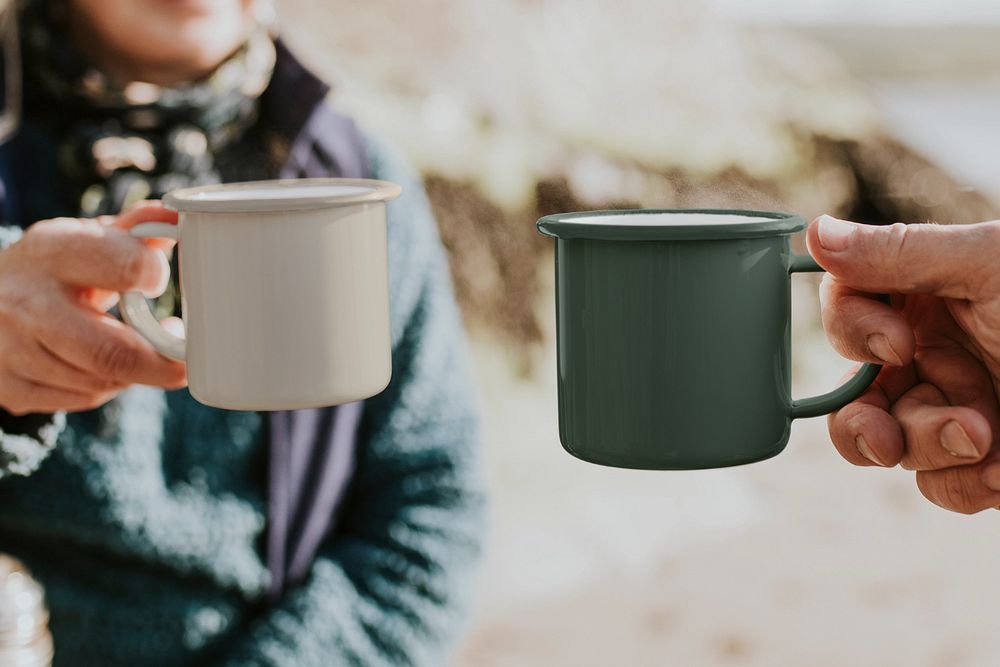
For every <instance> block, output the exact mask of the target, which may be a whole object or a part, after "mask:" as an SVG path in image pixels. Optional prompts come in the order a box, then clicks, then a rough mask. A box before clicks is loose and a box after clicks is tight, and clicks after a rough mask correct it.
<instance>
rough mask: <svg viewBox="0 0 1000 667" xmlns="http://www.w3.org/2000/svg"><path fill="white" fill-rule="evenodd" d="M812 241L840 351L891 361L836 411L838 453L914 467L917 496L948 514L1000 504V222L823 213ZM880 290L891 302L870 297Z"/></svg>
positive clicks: (826, 314)
mask: <svg viewBox="0 0 1000 667" xmlns="http://www.w3.org/2000/svg"><path fill="white" fill-rule="evenodd" d="M807 241H808V244H809V250H810V252H811V253H812V255H813V257H815V258H816V261H817V262H819V264H821V265H822V266H823V268H825V269H826V270H827V271H828V272H829V273H828V275H827V276H826V278H825V279H824V282H823V289H822V292H821V296H822V301H823V322H824V325H825V327H826V329H827V332H828V334H829V337H830V340H831V342H832V343H833V345H834V347H835V348H836V349H837V350H838V351H839V352H840V353H841V354H843V355H844V356H847V357H850V358H852V359H856V360H859V361H869V362H878V363H884V364H886V366H885V367H884V368H883V370H882V371H881V373H880V374H879V376H878V378H877V379H876V381H875V383H874V384H873V385H872V386H871V387H870V388H869V389H868V390H867V391H866V392H865V393H864V394H863V395H862V396H861V397H859V398H858V399H857V400H856V401H853V402H851V403H850V404H849V405H847V406H846V407H844V408H842V409H841V410H839V411H837V412H836V413H834V414H833V415H831V416H830V419H829V425H830V437H831V438H832V440H833V442H834V444H835V445H836V447H837V449H838V450H839V451H840V453H841V455H843V457H844V458H845V459H847V460H848V461H850V462H851V463H854V464H856V465H880V466H895V465H897V464H899V465H901V466H903V467H904V468H907V469H910V470H916V471H917V473H916V481H917V486H918V487H919V488H920V490H921V492H922V493H923V494H924V495H925V496H926V497H927V498H928V499H929V500H931V501H932V502H934V503H935V504H937V505H940V506H941V507H944V508H947V509H951V510H954V511H957V512H963V513H973V512H978V511H981V510H984V509H988V508H992V507H998V506H1000V448H998V447H997V445H998V435H1000V404H998V401H997V396H998V393H1000V221H994V222H984V223H979V224H975V225H949V226H944V225H930V224H927V225H924V224H920V225H903V224H896V225H892V226H888V227H874V226H867V225H858V224H854V223H850V222H845V221H841V220H836V219H834V218H830V217H828V216H823V217H821V218H820V219H819V220H818V221H817V222H816V223H815V224H813V225H812V226H811V227H810V228H809V231H808V236H807ZM881 292H889V293H891V294H892V295H893V297H892V306H891V307H890V306H888V305H885V304H882V303H878V302H877V301H874V300H872V299H871V294H872V293H881Z"/></svg>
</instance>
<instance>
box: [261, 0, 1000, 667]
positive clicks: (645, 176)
mask: <svg viewBox="0 0 1000 667" xmlns="http://www.w3.org/2000/svg"><path fill="white" fill-rule="evenodd" d="M279 9H280V14H281V22H282V26H283V32H284V34H285V37H286V39H287V40H288V41H289V42H291V44H292V46H293V47H294V48H295V50H297V51H298V52H299V53H300V54H301V55H302V56H304V58H305V60H306V61H307V62H308V63H309V64H310V65H312V66H313V67H314V68H316V69H317V70H319V71H320V72H321V73H323V74H324V75H326V76H327V77H328V78H329V79H331V80H332V81H333V82H334V83H335V91H334V95H335V99H336V103H337V104H338V105H339V106H340V107H341V108H342V109H346V110H348V111H351V112H353V113H355V114H356V115H357V116H358V117H359V118H360V119H361V121H362V123H363V125H365V126H366V127H367V128H368V129H370V130H373V131H375V132H377V133H379V134H381V135H383V136H385V137H387V138H388V139H390V140H391V141H392V142H394V143H395V145H396V146H397V147H398V148H399V149H400V150H401V151H403V152H404V153H405V154H406V155H407V156H408V157H409V158H410V160H412V161H413V162H414V163H415V164H416V165H417V166H418V167H419V168H420V169H421V170H422V172H423V174H424V176H425V178H426V180H427V184H428V188H429V191H430V193H431V196H432V199H433V204H434V207H435V210H436V212H437V215H438V219H439V223H440V225H441V232H442V236H443V238H444V241H445V243H446V245H447V247H448V250H449V252H450V256H451V263H452V264H451V265H452V272H453V275H454V277H455V281H456V285H457V291H458V296H459V299H460V301H461V303H462V306H463V310H464V314H465V320H466V323H467V325H468V328H469V331H470V335H471V337H472V342H473V354H474V361H475V364H476V372H477V376H478V380H479V385H480V388H481V399H482V405H483V410H484V414H485V420H486V435H487V451H486V454H487V456H486V458H487V465H488V474H489V477H490V480H491V483H492V488H493V495H494V503H493V516H492V528H491V530H492V540H491V547H490V550H489V557H488V561H487V564H486V567H485V569H484V571H483V575H482V578H481V594H480V596H479V603H478V606H477V608H476V610H475V614H474V616H473V619H472V621H471V625H470V627H469V632H468V635H467V638H466V640H465V641H464V643H463V646H462V648H461V650H460V652H459V653H458V655H457V656H456V659H455V662H454V664H455V665H456V666H457V667H493V666H496V667H500V666H507V665H518V666H522V665H547V666H551V667H558V666H562V665H566V666H569V665H572V666H574V667H582V666H589V665H610V664H615V665H635V666H643V665H665V664H677V665H699V666H702V665H705V666H712V665H748V666H749V665H767V666H774V665H782V666H783V665H794V666H803V665H817V666H826V665H830V666H833V665H837V666H841V665H878V666H893V665H906V666H914V665H927V666H942V667H959V666H964V665H976V666H978V665H996V664H1000V634H998V633H997V632H996V624H995V618H996V616H997V609H998V605H997V603H996V600H997V598H998V595H1000V593H998V591H1000V571H998V569H997V568H996V565H995V562H996V557H997V554H1000V530H997V522H998V521H1000V517H998V516H997V515H996V514H995V513H985V514H981V515H979V516H974V517H965V516H959V515H953V514H948V513H946V512H944V511H943V510H939V509H937V508H935V507H933V506H932V505H930V504H929V503H927V502H926V501H924V500H923V499H922V497H921V496H920V495H919V493H918V491H917V490H916V488H915V486H914V484H913V478H912V474H910V473H907V472H905V471H902V470H892V471H886V470H875V469H870V468H869V469H855V468H851V467H849V466H848V465H847V464H846V463H844V462H842V461H841V460H840V459H839V457H838V456H837V455H836V454H835V452H834V450H833V447H832V445H831V444H830V442H829V439H828V437H827V434H826V430H825V422H824V420H822V419H814V420H807V421H802V422H797V423H796V424H795V425H794V427H793V430H792V439H791V443H790V444H789V446H788V450H787V451H786V452H785V453H784V454H783V455H782V456H780V457H778V458H777V459H775V460H771V461H767V462H764V463H760V464H757V465H753V466H749V467H743V468H736V469H729V470H719V471H706V472H695V473H690V472H686V473H662V472H657V473H651V472H636V471H622V470H613V469H608V468H599V467H596V466H591V465H589V464H585V463H582V462H579V461H576V460H575V459H573V458H571V457H570V456H569V455H568V454H565V453H564V452H563V451H562V450H561V448H560V446H559V442H558V435H557V424H556V388H555V345H554V338H553V327H554V322H553V293H552V275H551V274H552V266H551V263H552V248H551V246H550V242H549V241H548V240H546V239H543V238H542V237H540V236H538V235H537V234H536V232H535V230H534V226H533V223H534V221H535V219H536V218H537V217H539V216H540V215H545V214H548V213H552V212H557V211H566V210H580V209H591V208H606V207H619V206H629V207H632V206H643V207H694V206H711V207H739V208H762V209H770V210H791V211H796V212H798V213H801V214H803V215H805V216H807V217H812V216H815V215H817V214H819V213H822V212H828V213H833V214H836V215H840V216H844V217H849V218H851V219H855V220H860V221H864V222H870V223H875V224H881V223H887V222H894V221H909V222H916V221H928V220H933V221H937V222H940V223H943V224H956V223H968V222H974V221H979V220H986V219H991V218H995V217H997V212H996V205H995V203H994V202H995V201H997V198H1000V177H998V174H1000V58H998V55H1000V54H998V49H997V44H1000V6H998V5H996V4H995V3H984V2H981V1H979V0H950V1H949V2H947V3H945V2H912V1H906V0H877V1H875V2H872V1H871V0H867V1H864V0H814V1H812V2H809V3H803V2H797V1H796V0H758V1H757V2H754V3H746V2H741V1H740V0H711V1H708V0H699V1H693V0H683V1H682V0H655V1H654V0H624V1H623V0H618V1H616V2H611V1H610V0H586V1H580V0H508V1H507V2H501V3H498V2H491V1H488V0H429V1H427V2H421V3H414V2H408V1H405V0H367V1H366V2H348V1H347V0H283V1H282V2H280V3H279ZM799 242H801V240H800V241H799ZM816 284H817V279H816V277H815V276H805V277H798V278H796V279H795V282H794V286H793V296H794V318H795V325H794V333H793V335H794V349H795V361H796V363H795V370H794V386H795V392H796V395H797V396H803V395H806V394H815V393H819V392H822V391H825V390H827V389H829V388H830V387H831V386H832V385H833V384H835V383H836V382H837V381H838V379H839V378H840V376H841V374H842V373H843V372H844V371H845V370H846V369H847V368H848V367H849V364H848V363H847V362H845V361H844V360H842V359H840V358H838V357H837V356H836V355H835V354H834V353H833V352H832V351H831V350H830V349H829V347H828V345H827V344H826V342H825V340H824V337H823V334H822V331H821V329H820V325H819V318H818V304H817V297H816Z"/></svg>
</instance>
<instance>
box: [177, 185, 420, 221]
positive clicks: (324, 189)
mask: <svg viewBox="0 0 1000 667" xmlns="http://www.w3.org/2000/svg"><path fill="white" fill-rule="evenodd" d="M282 189H287V190H289V192H291V191H293V190H295V191H297V192H296V194H295V195H291V194H290V195H289V196H286V197H281V196H272V195H267V196H259V197H253V196H242V197H236V196H234V197H233V198H232V199H227V198H224V197H218V195H219V194H224V193H226V192H232V193H234V194H235V193H240V192H242V193H247V192H252V191H253V190H262V191H275V190H279V191H280V190H282ZM310 189H315V190H316V193H315V194H301V193H300V191H303V190H305V191H308V190H310ZM337 189H343V190H344V191H343V192H341V193H339V194H338V193H336V192H331V190H334V191H335V190H337ZM402 191H403V189H402V188H401V187H400V186H399V185H397V184H396V183H390V182H389V181H379V180H374V179H369V178H287V179H276V180H270V181H244V182H241V183H222V184H216V185H201V186H196V187H192V188H182V189H180V190H174V191H172V192H169V193H167V194H166V195H165V196H164V197H163V204H164V205H165V206H166V207H167V208H171V209H174V210H176V211H180V212H195V213H252V212H259V211H301V210H314V209H322V208H331V207H336V206H348V205H352V204H363V203H371V202H387V201H389V200H391V199H395V198H396V197H398V196H399V195H400V194H401V193H402ZM213 195H215V196H213Z"/></svg>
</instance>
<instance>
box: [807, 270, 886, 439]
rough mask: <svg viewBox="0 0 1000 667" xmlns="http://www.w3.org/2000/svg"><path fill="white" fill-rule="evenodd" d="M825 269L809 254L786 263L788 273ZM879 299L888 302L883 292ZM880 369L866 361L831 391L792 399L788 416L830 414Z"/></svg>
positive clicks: (871, 379) (860, 391) (869, 383)
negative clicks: (855, 373)
mask: <svg viewBox="0 0 1000 667" xmlns="http://www.w3.org/2000/svg"><path fill="white" fill-rule="evenodd" d="M824 270H825V269H824V268H823V267H822V266H820V265H819V264H817V263H816V260H815V259H813V258H812V257H810V256H809V255H793V256H792V257H791V260H790V261H789V263H788V273H790V274H791V273H807V272H809V273H815V272H821V271H824ZM878 298H879V301H882V302H884V303H889V297H888V296H887V295H885V294H880V295H879V297H878ZM881 370H882V365H881V364H868V363H866V364H865V365H864V366H862V367H861V370H859V371H858V373H857V375H855V376H854V377H852V378H851V379H850V380H848V381H847V382H845V383H844V384H842V385H840V386H839V387H837V388H836V389H834V390H833V391H830V392H827V393H825V394H820V395H819V396H813V397H811V398H802V399H799V400H797V401H796V400H793V401H792V405H791V409H790V410H789V413H788V414H789V416H790V417H791V418H792V419H801V418H805V417H819V416H820V415H826V414H830V413H831V412H834V411H835V410H839V409H840V408H842V407H844V406H845V405H847V404H848V403H850V402H851V401H853V400H854V399H856V398H857V397H858V396H860V395H861V394H863V393H864V392H865V390H866V389H868V387H870V386H871V384H872V382H874V381H875V378H876V377H877V376H878V374H879V371H881Z"/></svg>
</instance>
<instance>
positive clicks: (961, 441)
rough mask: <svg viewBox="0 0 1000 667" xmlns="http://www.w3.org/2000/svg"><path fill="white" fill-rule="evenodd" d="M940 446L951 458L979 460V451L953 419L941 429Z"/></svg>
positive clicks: (999, 479) (999, 478)
mask: <svg viewBox="0 0 1000 667" xmlns="http://www.w3.org/2000/svg"><path fill="white" fill-rule="evenodd" d="M941 446H942V447H944V448H945V449H946V450H948V452H949V453H950V454H951V455H952V456H957V457H958V458H960V459H975V458H979V450H978V449H976V446H975V445H974V444H973V443H972V439H971V438H969V434H968V433H966V432H965V429H964V428H962V425H961V424H959V423H958V422H957V421H955V420H954V419H953V420H951V421H950V422H948V423H947V424H945V425H944V427H943V428H942V429H941ZM998 481H1000V477H998Z"/></svg>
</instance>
